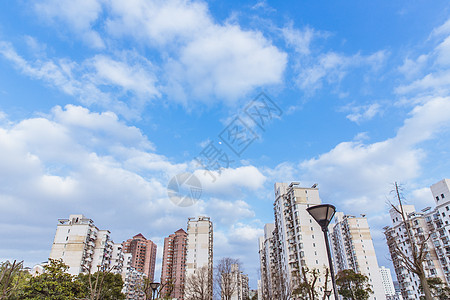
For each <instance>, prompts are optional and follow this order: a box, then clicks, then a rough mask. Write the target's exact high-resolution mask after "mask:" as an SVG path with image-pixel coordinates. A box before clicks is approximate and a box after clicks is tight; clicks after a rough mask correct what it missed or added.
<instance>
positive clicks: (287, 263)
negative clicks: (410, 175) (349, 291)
mask: <svg viewBox="0 0 450 300" xmlns="http://www.w3.org/2000/svg"><path fill="white" fill-rule="evenodd" d="M319 204H321V200H320V197H319V190H318V188H317V185H316V184H315V185H313V186H312V187H300V184H299V183H298V182H292V183H290V184H288V183H275V201H274V204H273V209H274V219H275V222H274V223H273V224H266V225H265V226H264V236H262V237H260V238H259V257H260V268H261V279H260V280H259V281H258V295H259V299H287V295H289V294H290V292H292V290H293V289H295V288H296V287H297V286H298V284H299V283H300V281H304V278H305V277H306V278H312V272H313V271H314V270H315V271H316V272H317V271H318V272H319V274H320V275H319V276H318V280H317V283H316V289H317V291H318V292H319V296H320V298H322V297H324V295H326V294H329V297H330V298H329V299H335V298H334V297H333V293H332V283H331V280H330V277H328V280H326V279H325V278H326V276H325V274H326V273H327V271H326V269H328V270H329V263H328V255H327V251H326V247H325V237H324V235H323V232H322V228H321V227H320V226H319V224H318V223H317V222H316V221H315V220H314V219H313V218H312V217H311V216H310V215H309V213H308V211H307V208H309V207H311V206H315V205H319ZM329 237H330V244H331V252H332V260H333V261H334V263H333V266H334V269H333V270H334V271H335V273H336V274H337V273H338V272H339V271H341V270H346V269H352V270H354V271H355V272H357V273H361V274H364V275H366V276H367V277H368V278H369V283H370V284H371V285H372V290H373V292H374V293H373V294H372V295H371V297H370V299H373V300H381V299H398V298H397V296H396V294H395V290H394V286H393V281H392V278H391V276H390V273H389V272H386V270H387V271H389V269H386V268H381V270H380V268H379V266H378V261H377V258H376V255H375V249H374V246H373V242H372V237H371V234H370V228H369V225H368V222H367V218H366V217H365V216H364V215H361V216H360V217H356V216H351V215H345V214H344V213H342V212H337V213H336V214H335V223H334V224H330V225H329ZM382 274H384V276H383V275H382ZM311 280H312V279H311Z"/></svg>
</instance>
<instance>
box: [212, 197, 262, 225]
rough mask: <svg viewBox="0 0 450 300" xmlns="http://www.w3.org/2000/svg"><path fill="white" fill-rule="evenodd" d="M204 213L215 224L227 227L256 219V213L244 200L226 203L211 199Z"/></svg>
mask: <svg viewBox="0 0 450 300" xmlns="http://www.w3.org/2000/svg"><path fill="white" fill-rule="evenodd" d="M204 212H207V215H209V216H211V217H212V218H213V219H214V221H215V222H219V223H220V224H226V225H229V224H234V223H236V222H237V221H239V220H245V219H252V218H254V217H255V212H254V211H253V210H252V209H251V207H250V205H249V204H248V203H247V202H245V201H243V200H236V201H225V200H221V199H217V198H211V199H209V200H208V201H207V202H206V203H205V206H204Z"/></svg>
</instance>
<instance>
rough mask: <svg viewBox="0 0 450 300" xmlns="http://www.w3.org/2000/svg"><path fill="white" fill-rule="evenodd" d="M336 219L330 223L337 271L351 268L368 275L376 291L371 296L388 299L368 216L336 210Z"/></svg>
mask: <svg viewBox="0 0 450 300" xmlns="http://www.w3.org/2000/svg"><path fill="white" fill-rule="evenodd" d="M334 220H335V223H334V224H330V226H329V227H330V237H331V244H332V245H333V254H334V267H335V271H336V272H335V273H336V274H337V273H338V272H339V271H343V270H347V269H351V270H353V271H354V272H356V273H359V274H363V275H365V276H367V277H368V278H369V282H368V283H369V284H370V285H371V286H372V291H373V294H371V295H370V298H369V299H372V300H385V299H386V296H385V292H384V289H383V283H382V278H381V275H380V272H379V267H378V261H377V256H376V254H375V248H374V247H373V242H372V236H371V234H370V228H369V223H368V222H367V218H366V217H363V216H362V217H355V216H350V215H344V213H343V212H336V214H335V216H334Z"/></svg>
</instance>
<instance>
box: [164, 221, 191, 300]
mask: <svg viewBox="0 0 450 300" xmlns="http://www.w3.org/2000/svg"><path fill="white" fill-rule="evenodd" d="M186 240H187V233H186V231H184V230H183V229H179V230H177V231H176V232H175V233H174V234H171V235H169V236H168V237H166V238H165V239H164V252H163V260H162V269H161V284H162V285H163V286H164V288H163V289H162V291H161V296H163V297H170V299H178V300H182V299H183V293H184V280H185V275H186Z"/></svg>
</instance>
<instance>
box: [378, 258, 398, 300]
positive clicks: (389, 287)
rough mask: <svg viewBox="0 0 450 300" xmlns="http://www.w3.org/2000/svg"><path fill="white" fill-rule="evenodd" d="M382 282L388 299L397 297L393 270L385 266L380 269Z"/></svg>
mask: <svg viewBox="0 0 450 300" xmlns="http://www.w3.org/2000/svg"><path fill="white" fill-rule="evenodd" d="M380 275H381V282H382V283H383V289H384V294H385V295H386V299H388V300H389V299H392V298H394V297H395V287H394V282H393V281H392V275H391V270H390V269H388V268H385V267H383V266H381V267H380Z"/></svg>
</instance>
